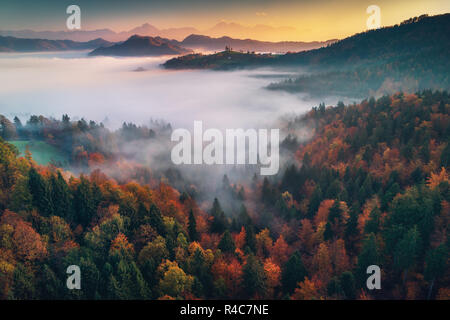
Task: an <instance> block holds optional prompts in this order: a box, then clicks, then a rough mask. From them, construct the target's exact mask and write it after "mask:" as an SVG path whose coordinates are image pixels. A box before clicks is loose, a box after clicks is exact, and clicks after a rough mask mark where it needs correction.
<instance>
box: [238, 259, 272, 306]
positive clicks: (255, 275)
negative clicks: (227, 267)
mask: <svg viewBox="0 0 450 320" xmlns="http://www.w3.org/2000/svg"><path fill="white" fill-rule="evenodd" d="M242 272H243V275H242V286H243V288H244V295H245V297H246V298H249V299H251V298H253V297H255V295H257V296H258V297H264V295H265V293H266V276H265V272H264V266H263V265H262V264H261V262H259V261H258V259H257V258H256V257H255V256H254V255H253V254H250V255H249V256H248V258H247V263H246V264H245V265H244V267H243V269H242Z"/></svg>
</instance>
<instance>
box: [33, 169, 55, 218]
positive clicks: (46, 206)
mask: <svg viewBox="0 0 450 320" xmlns="http://www.w3.org/2000/svg"><path fill="white" fill-rule="evenodd" d="M28 185H29V189H30V193H31V195H32V198H33V200H32V203H33V206H34V207H36V208H37V209H38V211H39V212H40V213H41V214H42V215H43V216H46V217H48V216H51V215H52V214H53V205H52V202H51V198H50V192H49V186H48V184H47V183H46V181H45V180H44V178H42V176H41V175H40V174H39V173H38V172H37V171H36V169H35V168H33V167H32V168H31V169H30V171H29V172H28Z"/></svg>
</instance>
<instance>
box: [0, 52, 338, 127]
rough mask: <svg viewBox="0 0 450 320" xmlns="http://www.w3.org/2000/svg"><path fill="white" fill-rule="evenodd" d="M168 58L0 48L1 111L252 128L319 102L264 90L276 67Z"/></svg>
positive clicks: (113, 122)
mask: <svg viewBox="0 0 450 320" xmlns="http://www.w3.org/2000/svg"><path fill="white" fill-rule="evenodd" d="M166 59H167V57H158V58H145V57H143V58H113V57H95V58H91V57H89V58H88V57H87V56H86V52H81V53H80V52H77V53H74V52H69V53H58V54H54V53H53V54H52V53H43V54H40V53H39V54H1V55H0V70H2V77H1V78H0V110H1V113H2V114H4V115H6V116H8V117H9V116H15V115H18V116H19V117H20V118H22V119H27V118H28V116H29V115H31V114H37V115H44V116H47V117H50V116H52V117H55V118H60V117H61V115H62V114H68V115H69V116H71V118H72V119H77V118H82V117H83V118H85V119H86V120H95V121H101V122H104V124H105V126H107V127H110V128H117V127H119V126H120V125H121V124H122V123H123V122H124V121H126V122H133V123H136V124H147V123H148V121H149V120H150V119H151V118H153V119H164V120H165V121H167V122H169V123H171V124H172V127H173V128H177V127H184V128H190V127H192V125H193V121H194V120H202V121H203V123H204V125H205V126H206V127H213V128H240V127H242V128H248V127H254V126H255V125H256V126H259V125H267V122H271V121H272V120H274V119H276V118H277V117H278V116H279V115H282V114H285V113H302V112H304V111H306V110H309V109H310V108H311V107H312V106H315V105H317V104H318V102H319V101H311V100H306V98H305V97H302V96H299V95H292V94H288V93H284V92H272V91H268V90H265V89H264V87H265V86H267V85H268V84H269V83H270V82H273V81H274V79H279V78H280V77H282V76H283V73H280V72H279V71H271V70H261V69H258V70H252V71H234V72H218V71H166V70H164V69H162V68H161V67H160V64H161V63H163V62H164V61H165V60H166ZM138 70H139V71H138ZM271 74H272V75H273V77H270V75H271ZM291 74H292V72H291V73H286V75H291ZM330 102H333V100H330Z"/></svg>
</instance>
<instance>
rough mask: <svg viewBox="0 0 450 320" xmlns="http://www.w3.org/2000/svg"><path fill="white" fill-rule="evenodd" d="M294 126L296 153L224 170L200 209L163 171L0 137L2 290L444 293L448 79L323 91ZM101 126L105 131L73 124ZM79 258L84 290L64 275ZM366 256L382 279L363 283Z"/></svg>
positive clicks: (448, 218)
mask: <svg viewBox="0 0 450 320" xmlns="http://www.w3.org/2000/svg"><path fill="white" fill-rule="evenodd" d="M55 121H56V120H55ZM3 123H6V122H5V121H4V119H3ZM43 123H46V122H45V121H44V122H43ZM50 123H53V124H55V123H60V122H58V121H56V122H53V121H50ZM12 125H13V126H14V124H12ZM285 125H286V130H288V131H289V130H291V131H292V132H295V131H296V130H297V129H298V128H308V129H309V130H311V131H312V138H311V139H310V140H308V141H306V142H304V143H301V144H300V143H298V142H295V143H292V144H291V148H294V151H295V153H294V154H295V159H292V162H293V163H294V164H292V165H290V166H288V167H286V168H283V170H282V171H281V173H280V175H279V176H275V177H271V178H264V179H263V178H261V177H257V176H255V177H254V179H253V180H251V181H247V182H246V183H242V182H241V185H240V188H237V185H236V183H234V182H233V181H230V180H229V179H228V178H227V177H224V179H223V188H224V190H225V189H230V190H239V191H238V192H237V194H236V197H235V198H234V199H232V200H230V199H229V198H228V197H227V198H224V199H221V197H220V194H219V196H218V199H215V200H214V201H211V202H209V203H207V206H206V209H205V206H204V203H199V201H198V199H197V195H195V194H193V193H192V194H191V193H189V192H185V191H184V190H176V189H174V188H173V187H171V186H170V185H169V184H167V183H165V182H164V181H151V180H152V179H153V178H152V177H149V179H150V181H149V182H148V183H145V184H144V183H138V182H136V180H132V179H130V180H129V181H127V182H125V183H123V182H117V181H116V180H113V179H111V178H110V177H108V176H107V175H105V174H104V173H102V172H101V171H100V170H94V171H92V172H91V173H90V174H89V175H79V176H73V175H72V174H70V172H68V171H65V170H62V169H60V168H57V167H56V166H51V165H50V166H39V165H37V164H36V163H35V162H34V161H33V159H32V155H30V154H26V155H25V156H24V157H19V156H18V151H17V149H16V148H15V147H14V146H13V145H11V144H9V143H8V142H6V141H4V140H1V141H0V269H1V272H0V295H1V297H2V299H57V298H58V299H179V298H181V299H183V298H184V299H187V298H200V299H205V298H206V299H210V298H245V299H247V298H268V299H272V298H276V299H387V298H393V299H405V298H406V299H426V298H432V299H449V298H450V270H449V269H450V268H449V263H448V262H449V261H448V259H449V255H448V251H449V250H448V248H449V245H450V242H449V239H450V238H449V222H450V204H449V202H450V185H449V176H448V170H449V163H450V141H449V137H450V132H449V130H450V99H449V95H448V93H446V92H439V91H437V92H431V91H423V92H419V93H417V94H402V93H398V94H395V95H392V96H385V97H382V98H380V99H378V100H375V99H369V100H364V101H363V102H361V103H360V104H354V105H347V106H345V105H344V104H341V103H339V104H338V105H337V106H335V107H325V106H324V105H323V104H322V105H320V106H319V107H317V108H313V109H312V110H311V111H310V112H309V113H308V114H306V115H304V116H301V117H298V118H296V119H291V121H289V122H287V123H286V124H285ZM25 126H26V125H25ZM78 126H79V124H78V123H77V122H71V121H68V124H67V127H68V128H72V129H73V130H76V131H78V130H79V127H78ZM88 126H89V125H88ZM14 128H15V129H16V130H17V128H18V126H17V125H15V126H14ZM47 129H48V128H47V126H46V125H45V124H44V125H43V126H42V127H41V128H40V131H39V132H41V133H42V132H45V135H44V136H45V138H44V139H48V138H49V136H48V133H49V132H50V131H47ZM9 130H10V131H8V132H13V131H14V130H13V129H12V128H9ZM91 130H92V131H93V132H95V131H98V132H104V134H105V135H106V136H107V135H108V134H110V133H108V132H109V131H108V130H107V129H105V128H102V126H100V125H95V126H93V128H91V129H87V130H86V131H85V132H84V133H83V132H82V131H80V132H79V134H80V135H81V136H82V137H85V138H86V137H88V136H89V134H91ZM2 132H3V134H4V132H5V125H3V126H2ZM16 134H19V135H20V133H17V131H16ZM146 135H147V134H146ZM68 136H70V137H72V136H75V137H77V135H76V134H75V135H72V134H69V135H68ZM38 137H40V136H38ZM60 138H61V135H60V134H57V135H55V136H54V139H55V141H57V140H58V139H60ZM289 139H292V140H295V138H292V137H291V138H289V137H288V138H287V139H286V140H285V141H284V144H287V143H288V142H289V141H290V140H289ZM93 140H95V143H97V144H98V150H97V149H95V150H96V151H95V152H100V153H101V150H105V149H103V148H104V146H101V144H102V143H103V141H104V140H101V139H97V138H96V139H93ZM78 141H79V142H80V145H81V146H83V147H84V148H87V146H84V143H86V142H85V141H90V140H89V139H87V140H78ZM105 141H106V140H105ZM56 145H58V143H56ZM106 149H107V148H106ZM110 150H111V149H110ZM70 152H72V151H70ZM228 201H234V202H235V205H238V206H239V207H240V210H239V211H238V212H228V211H226V210H224V209H223V208H226V207H229V205H228V204H227V203H226V202H228ZM70 265H78V266H80V269H81V283H82V286H81V290H68V289H67V287H66V279H67V276H68V275H67V273H66V268H67V267H68V266H70ZM370 265H378V266H380V268H381V272H382V277H381V283H382V289H381V290H368V289H367V287H366V279H367V277H368V275H367V273H366V269H367V267H368V266H370Z"/></svg>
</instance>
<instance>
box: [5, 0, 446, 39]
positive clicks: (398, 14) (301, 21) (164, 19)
mask: <svg viewBox="0 0 450 320" xmlns="http://www.w3.org/2000/svg"><path fill="white" fill-rule="evenodd" d="M242 2H243V1H237V0H230V1H227V2H226V3H224V2H220V1H214V0H210V1H206V0H191V1H170V2H168V1H162V0H154V1H151V2H148V1H142V0H131V1H129V4H128V3H127V7H126V8H123V6H122V5H121V4H122V3H121V2H120V1H116V0H112V1H103V0H101V1H95V3H93V2H92V1H87V0H81V1H75V2H73V1H65V0H64V1H57V2H56V1H51V0H47V1H42V2H40V3H39V4H37V3H35V2H33V1H31V0H25V1H22V3H21V4H17V3H15V2H14V1H11V0H5V4H2V8H1V10H0V30H22V29H31V30H34V31H61V30H65V20H66V18H67V16H68V15H67V14H66V13H65V9H66V8H67V6H68V5H70V4H77V5H79V6H80V8H81V11H82V29H81V30H96V29H111V30H113V31H115V32H121V31H129V30H131V29H133V28H135V27H138V26H140V25H142V24H144V23H149V24H151V25H153V26H155V27H157V28H159V29H167V28H183V27H191V28H195V29H196V30H197V31H198V32H199V33H201V34H205V35H210V36H223V35H227V36H230V37H234V38H247V37H248V38H253V39H256V40H266V41H286V40H291V41H314V40H317V41H324V40H329V39H336V38H338V39H342V38H345V37H347V36H350V35H352V34H355V33H358V32H362V31H364V30H366V20H367V18H368V14H367V13H366V8H367V7H368V6H369V5H372V4H375V5H377V6H379V7H380V8H381V25H382V26H389V25H394V24H398V23H400V22H401V21H403V20H406V19H408V18H411V17H414V16H419V15H422V14H429V15H436V14H443V13H447V12H450V2H449V1H446V0H431V1H423V0H411V1H405V0H400V1H388V0H378V1H356V0H348V1H339V2H338V1H329V0H317V1H309V0H305V1H294V0H279V1H270V0H247V1H245V2H244V3H242ZM221 21H226V22H230V23H231V22H232V23H237V24H239V25H241V26H244V27H252V26H257V25H260V26H268V27H272V28H277V29H273V30H272V31H268V30H267V28H262V27H259V28H258V27H256V28H232V27H227V28H225V29H224V30H221V29H218V30H216V31H213V30H210V29H211V28H212V27H213V26H215V25H216V24H217V23H219V22H221Z"/></svg>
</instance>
